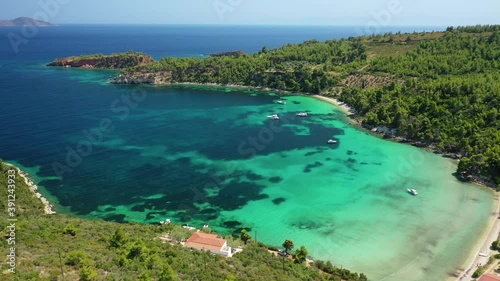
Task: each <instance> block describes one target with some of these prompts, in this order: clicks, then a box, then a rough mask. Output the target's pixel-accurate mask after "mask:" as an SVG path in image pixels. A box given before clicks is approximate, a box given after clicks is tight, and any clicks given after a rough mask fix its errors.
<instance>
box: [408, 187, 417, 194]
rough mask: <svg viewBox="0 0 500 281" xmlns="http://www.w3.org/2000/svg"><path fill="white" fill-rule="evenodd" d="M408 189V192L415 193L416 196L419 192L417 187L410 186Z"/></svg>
mask: <svg viewBox="0 0 500 281" xmlns="http://www.w3.org/2000/svg"><path fill="white" fill-rule="evenodd" d="M407 190H408V193H410V194H411V195H415V196H416V195H418V192H417V190H416V189H410V188H408V189H407Z"/></svg>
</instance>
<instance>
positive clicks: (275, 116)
mask: <svg viewBox="0 0 500 281" xmlns="http://www.w3.org/2000/svg"><path fill="white" fill-rule="evenodd" d="M267 118H270V119H280V117H279V116H278V114H272V115H269V116H267Z"/></svg>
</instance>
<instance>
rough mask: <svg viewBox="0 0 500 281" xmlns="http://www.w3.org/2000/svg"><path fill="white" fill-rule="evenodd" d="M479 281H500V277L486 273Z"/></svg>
mask: <svg viewBox="0 0 500 281" xmlns="http://www.w3.org/2000/svg"><path fill="white" fill-rule="evenodd" d="M479 281H500V276H497V275H494V274H489V273H486V274H484V275H483V276H481V278H479Z"/></svg>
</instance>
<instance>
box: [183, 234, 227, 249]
mask: <svg viewBox="0 0 500 281" xmlns="http://www.w3.org/2000/svg"><path fill="white" fill-rule="evenodd" d="M225 243H226V240H224V239H222V238H218V236H217V235H216V234H207V233H203V232H195V233H193V235H191V237H189V239H188V240H187V241H186V244H185V246H186V247H189V248H195V249H200V250H202V249H205V250H215V251H220V249H221V248H222V246H224V244H225Z"/></svg>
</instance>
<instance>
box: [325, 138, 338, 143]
mask: <svg viewBox="0 0 500 281" xmlns="http://www.w3.org/2000/svg"><path fill="white" fill-rule="evenodd" d="M337 142H338V141H336V140H332V139H329V140H328V141H327V143H328V144H335V143H337Z"/></svg>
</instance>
